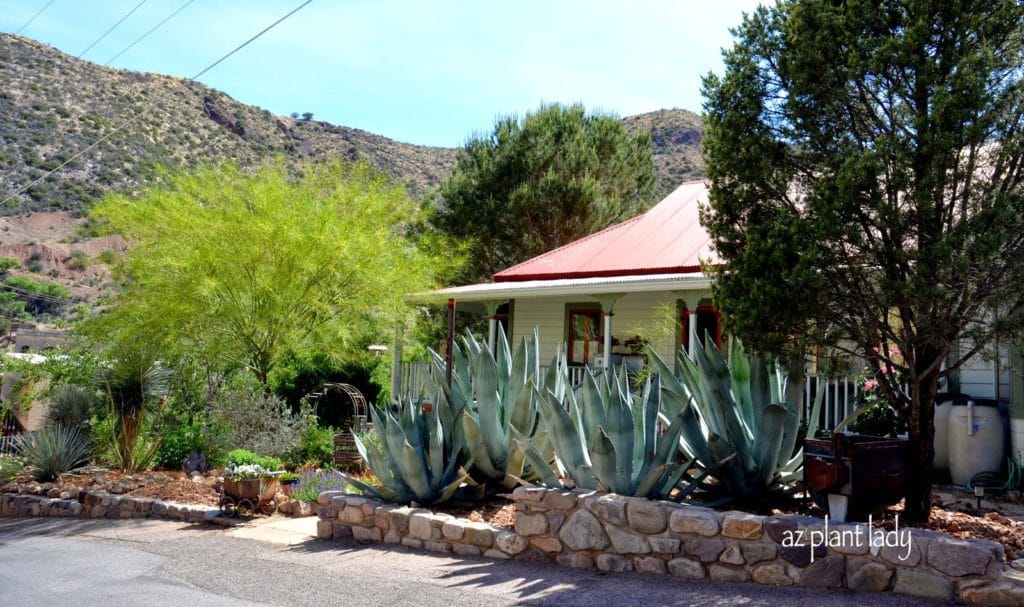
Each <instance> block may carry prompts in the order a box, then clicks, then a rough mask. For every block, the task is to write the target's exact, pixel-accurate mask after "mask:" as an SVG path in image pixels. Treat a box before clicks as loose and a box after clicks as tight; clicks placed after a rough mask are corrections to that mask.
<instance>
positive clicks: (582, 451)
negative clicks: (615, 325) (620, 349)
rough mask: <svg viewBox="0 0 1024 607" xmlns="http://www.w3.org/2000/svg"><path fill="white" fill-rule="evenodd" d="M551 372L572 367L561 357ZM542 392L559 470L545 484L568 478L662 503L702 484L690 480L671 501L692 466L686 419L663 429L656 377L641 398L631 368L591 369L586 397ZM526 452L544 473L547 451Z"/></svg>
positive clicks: (579, 484) (543, 412) (582, 392)
mask: <svg viewBox="0 0 1024 607" xmlns="http://www.w3.org/2000/svg"><path fill="white" fill-rule="evenodd" d="M551 368H556V369H560V373H563V374H564V373H565V369H566V366H565V364H564V361H561V360H557V359H556V362H555V364H553V365H551ZM549 375H550V374H549ZM564 383H565V382H564V381H563V382H562V385H564ZM538 392H539V394H538V400H539V401H540V403H541V404H540V411H541V415H542V417H543V424H544V427H545V428H546V430H547V432H548V433H549V435H550V440H551V442H552V443H553V444H554V451H555V460H556V465H557V469H556V470H550V469H549V471H548V473H547V474H545V475H544V478H543V482H544V483H545V484H548V485H552V484H554V485H560V484H561V483H560V481H559V480H558V475H561V476H562V477H563V478H564V477H567V478H571V479H572V481H573V483H574V484H575V485H576V486H577V487H581V488H585V489H597V490H600V491H611V492H613V493H618V494H620V495H630V496H637V497H657V498H661V499H667V498H670V497H673V498H675V499H682V498H683V497H685V495H686V494H687V493H688V492H689V491H691V490H692V487H695V486H696V485H695V484H693V485H691V484H690V483H687V484H686V486H684V487H682V489H681V491H679V492H677V493H676V494H674V495H671V496H670V494H671V492H672V490H673V489H675V488H676V487H677V486H678V485H679V483H680V480H681V479H682V478H683V477H684V476H685V475H686V474H687V470H688V468H689V467H690V466H691V465H692V461H691V462H680V461H678V460H677V455H678V450H679V436H680V432H682V429H683V421H684V420H683V417H682V416H681V415H676V416H674V418H673V419H671V420H666V419H665V418H664V417H663V416H662V418H661V419H662V422H667V423H661V424H659V411H660V403H661V389H660V385H659V380H658V378H657V377H656V376H654V377H648V379H647V381H646V383H645V384H644V387H643V391H642V393H641V394H640V395H639V396H637V395H634V394H633V393H632V392H631V390H630V384H629V378H628V376H627V373H626V369H625V368H624V367H623V368H622V369H620V370H619V371H618V372H617V373H614V374H608V373H606V374H604V375H603V376H602V377H601V378H600V379H598V378H597V377H595V375H594V373H593V372H591V370H590V369H589V368H588V369H587V370H586V372H585V377H584V381H583V386H582V387H581V389H580V391H579V392H580V394H579V396H577V395H576V393H575V391H573V390H563V391H562V395H561V397H559V396H558V394H557V393H556V391H555V390H552V389H547V388H546V389H544V390H543V391H538ZM662 430H664V432H662ZM524 451H525V453H526V456H527V459H528V460H529V461H530V463H531V464H533V465H535V466H536V467H538V468H540V466H541V464H542V463H543V462H544V460H543V458H542V457H539V452H538V451H537V450H536V449H533V448H531V447H530V446H529V445H525V446H524Z"/></svg>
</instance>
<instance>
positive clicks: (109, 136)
mask: <svg viewBox="0 0 1024 607" xmlns="http://www.w3.org/2000/svg"><path fill="white" fill-rule="evenodd" d="M312 1H313V0H306V1H305V2H303V3H302V4H300V5H299V6H297V7H296V8H294V9H292V11H291V12H289V13H288V14H287V15H285V16H284V17H281V18H280V19H278V20H277V21H275V22H273V23H271V24H270V25H268V26H267V27H266V28H264V29H263V31H261V32H260V33H258V34H256V35H255V36H253V37H252V38H249V39H248V40H246V41H245V42H243V43H242V44H239V45H238V46H236V47H235V48H234V49H232V50H231V52H229V53H228V54H226V55H224V56H223V57H221V58H220V59H218V60H216V61H214V62H213V63H211V64H210V65H208V66H206V68H204V69H203V70H202V71H200V72H199V73H198V74H196V75H195V76H192V77H191V78H190V80H196V79H198V78H199V77H200V76H202V75H203V74H205V73H206V72H208V71H210V70H212V69H213V68H214V67H216V66H217V65H219V64H220V63H221V62H222V61H224V60H225V59H227V58H228V57H230V56H231V55H234V54H235V53H237V52H238V51H240V50H242V49H243V48H245V47H246V46H248V45H249V44H251V43H252V42H253V41H255V40H256V39H257V38H259V37H260V36H262V35H263V34H266V33H267V32H269V31H270V30H272V29H274V28H275V27H276V26H277V25H279V24H280V23H281V22H282V21H284V20H285V19H287V18H288V17H291V16H292V15H294V14H295V13H297V12H299V10H301V9H302V8H304V7H305V6H306V5H307V4H309V3H310V2H312ZM142 116H143V114H142V113H141V112H140V113H138V114H136V115H135V116H133V117H132V118H129V119H128V120H125V121H124V122H122V123H121V124H120V125H118V126H116V127H114V129H113V130H111V131H110V132H109V133H107V134H106V135H104V136H102V137H100V138H99V139H97V140H96V141H94V142H93V143H92V144H90V145H89V146H87V147H86V148H85V149H83V150H82V151H81V152H78V153H77V154H75V155H74V156H72V157H70V158H68V159H67V160H65V161H64V162H62V163H60V164H59V165H57V166H56V167H55V168H53V169H50V170H49V171H47V172H45V173H43V175H42V176H41V177H38V178H37V179H34V180H33V181H30V182H29V183H27V184H25V185H23V186H21V187H20V188H18V189H17V190H15V191H14V193H12V194H11V195H10V196H8V197H7V198H4V199H3V200H0V206H2V205H5V204H7V203H8V202H10V201H11V200H14V198H15V197H16V196H18V195H20V194H21V193H22V192H24V191H25V190H27V189H29V188H31V187H32V186H34V185H36V184H38V183H40V182H42V181H44V180H45V179H47V178H48V177H49V176H50V175H53V174H54V173H56V172H57V171H59V170H61V169H63V168H64V167H66V166H68V165H69V164H71V163H72V162H74V161H75V160H77V159H79V158H81V157H82V156H83V155H85V154H86V153H88V152H89V151H90V150H92V149H93V148H95V147H96V146H98V145H99V144H101V143H103V142H104V141H106V140H107V139H110V138H111V137H113V136H114V135H115V134H116V133H117V132H118V131H120V130H121V129H123V128H125V127H126V126H128V125H130V124H132V123H133V122H135V121H136V120H138V119H139V118H141V117H142Z"/></svg>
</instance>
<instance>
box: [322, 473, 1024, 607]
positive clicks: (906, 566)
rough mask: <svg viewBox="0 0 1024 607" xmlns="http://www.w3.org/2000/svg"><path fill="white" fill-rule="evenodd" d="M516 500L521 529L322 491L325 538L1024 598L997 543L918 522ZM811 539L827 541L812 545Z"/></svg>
mask: <svg viewBox="0 0 1024 607" xmlns="http://www.w3.org/2000/svg"><path fill="white" fill-rule="evenodd" d="M513 499H514V500H515V501H516V515H515V528H514V531H513V530H508V529H503V528H499V527H492V526H490V525H487V524H484V523H476V522H470V521H467V520H463V519H456V518H454V517H452V516H450V515H446V514H435V513H432V512H430V511H428V510H423V509H414V508H409V507H400V506H393V505H385V504H382V503H380V502H378V501H376V500H372V499H367V498H363V497H356V496H350V495H345V494H343V493H338V492H325V493H323V494H321V496H320V505H319V508H318V514H319V516H320V521H319V523H318V529H317V535H318V537H320V538H324V539H326V538H335V539H343V538H352V539H355V540H357V541H367V542H383V543H387V544H402V545H405V546H408V547H411V548H415V549H423V550H429V551H432V552H452V553H456V554H461V555H474V556H475V555H481V556H485V557H489V558H499V559H507V558H518V559H529V560H535V561H537V560H539V561H554V562H557V563H558V564H560V565H563V566H566V567H584V568H591V567H594V568H597V569H600V570H602V571H636V572H640V573H650V574H662V575H672V576H676V577H680V578H685V579H693V580H703V579H711V580H714V581H723V582H756V583H760V584H768V585H777V586H789V585H798V586H810V587H821V588H847V589H850V590H857V591H868V592H880V591H893V592H898V593H903V594H909V595H914V596H921V597H928V598H937V599H943V600H948V599H954V598H958V599H962V600H965V601H968V602H972V603H979V604H986V605H992V606H995V605H1024V578H1021V577H1019V576H1018V575H1017V574H1015V573H1014V572H1008V571H1007V570H1006V569H1007V568H1006V563H1005V557H1004V554H1003V547H1002V546H1001V545H1000V544H997V543H995V542H990V541H985V540H958V539H955V538H951V537H949V536H947V535H945V534H941V533H936V532H930V531H923V530H918V529H901V530H900V531H899V533H896V532H893V533H889V534H888V535H885V533H886V532H885V531H883V530H873V529H871V528H868V527H867V526H866V525H855V524H848V525H829V527H828V529H827V534H826V529H825V526H824V521H822V520H821V519H817V518H812V517H802V516H757V515H752V514H748V513H745V512H735V511H733V512H717V511H715V510H711V509H708V508H700V507H695V506H686V505H681V504H674V503H671V502H658V501H651V500H646V499H640V498H627V497H622V496H618V495H613V494H607V493H598V492H593V491H554V490H548V489H538V488H519V489H516V491H515V492H514V494H513ZM858 528H859V529H860V531H859V532H858ZM879 533H882V534H883V535H878V534H879ZM812 536H813V537H814V538H815V540H817V541H819V543H820V540H821V539H822V538H825V539H827V543H828V544H829V545H828V546H817V547H813V548H812V547H811V545H810V543H811V538H812Z"/></svg>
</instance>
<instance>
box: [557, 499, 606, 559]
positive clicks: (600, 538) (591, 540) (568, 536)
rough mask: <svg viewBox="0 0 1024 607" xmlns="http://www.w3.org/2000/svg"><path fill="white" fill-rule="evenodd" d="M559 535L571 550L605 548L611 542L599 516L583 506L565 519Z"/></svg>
mask: <svg viewBox="0 0 1024 607" xmlns="http://www.w3.org/2000/svg"><path fill="white" fill-rule="evenodd" d="M558 537H559V539H561V540H562V543H563V544H565V545H566V546H568V547H569V549H570V550H604V549H605V548H607V547H608V544H609V542H610V540H609V539H608V534H607V533H605V530H604V527H602V526H601V522H600V521H598V520H597V517H595V516H594V515H593V514H591V513H590V512H589V511H588V510H584V509H582V508H580V509H577V510H576V511H575V512H573V513H572V516H570V517H569V520H567V521H565V524H564V525H562V528H561V529H560V530H559V531H558Z"/></svg>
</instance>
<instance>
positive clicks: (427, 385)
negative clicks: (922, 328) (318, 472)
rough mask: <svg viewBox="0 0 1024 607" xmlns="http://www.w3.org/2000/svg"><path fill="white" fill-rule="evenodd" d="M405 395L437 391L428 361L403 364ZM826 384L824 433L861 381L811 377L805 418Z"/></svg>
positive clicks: (847, 409) (854, 397)
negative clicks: (821, 388) (820, 387)
mask: <svg viewBox="0 0 1024 607" xmlns="http://www.w3.org/2000/svg"><path fill="white" fill-rule="evenodd" d="M545 371H547V367H546V366H545V367H541V372H542V373H543V372H545ZM401 373H402V384H401V385H402V393H403V394H413V395H418V394H423V395H427V396H432V395H433V391H434V390H435V388H434V383H433V380H432V379H431V377H430V373H431V368H430V365H429V364H428V363H426V362H419V361H414V362H406V363H403V364H402V371H401ZM583 373H584V367H575V366H574V367H570V368H569V380H570V382H571V385H573V386H580V385H581V384H582V383H583V377H584V376H583ZM821 382H824V384H825V392H824V394H823V399H822V406H821V420H819V427H820V428H821V429H823V430H831V429H832V428H835V427H836V426H837V425H838V424H839V422H841V421H843V420H844V419H846V417H847V416H849V415H850V414H851V413H853V411H854V409H856V408H857V404H858V399H859V397H860V392H861V386H860V382H858V381H856V380H855V379H854V378H853V377H832V378H828V377H819V376H816V375H810V376H808V377H807V379H806V381H805V383H804V399H803V411H802V416H803V418H804V419H807V418H808V416H810V414H811V407H812V406H813V404H814V398H815V396H816V395H817V391H818V384H819V383H821Z"/></svg>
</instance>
